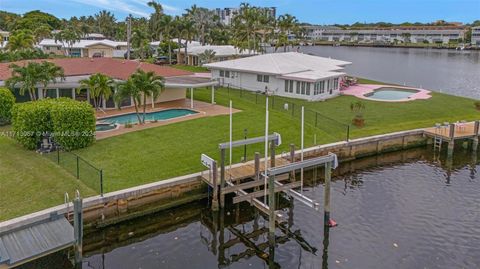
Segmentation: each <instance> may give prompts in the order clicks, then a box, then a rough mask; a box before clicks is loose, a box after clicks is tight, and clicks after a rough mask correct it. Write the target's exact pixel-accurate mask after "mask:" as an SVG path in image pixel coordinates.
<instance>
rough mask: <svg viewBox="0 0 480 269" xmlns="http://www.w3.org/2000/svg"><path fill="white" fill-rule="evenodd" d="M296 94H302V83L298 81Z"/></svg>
mask: <svg viewBox="0 0 480 269" xmlns="http://www.w3.org/2000/svg"><path fill="white" fill-rule="evenodd" d="M296 93H297V94H300V81H297V90H296Z"/></svg>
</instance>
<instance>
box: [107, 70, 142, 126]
mask: <svg viewBox="0 0 480 269" xmlns="http://www.w3.org/2000/svg"><path fill="white" fill-rule="evenodd" d="M125 98H132V100H133V106H134V107H135V113H136V114H137V118H138V122H139V123H142V119H141V118H140V113H139V111H138V107H139V106H140V103H141V102H142V93H141V91H140V89H139V88H138V87H137V86H136V85H135V83H134V81H133V79H132V78H129V79H128V80H127V81H125V82H122V83H119V84H118V85H117V92H116V93H115V95H114V97H113V99H114V101H115V104H117V106H118V107H120V106H121V103H122V101H123V100H124V99H125Z"/></svg>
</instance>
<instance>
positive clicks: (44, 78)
mask: <svg viewBox="0 0 480 269" xmlns="http://www.w3.org/2000/svg"><path fill="white" fill-rule="evenodd" d="M40 68H41V70H42V71H41V73H40V80H39V82H40V83H41V84H42V85H43V89H42V95H43V97H45V96H47V90H46V89H47V86H48V84H49V83H50V82H52V83H57V78H60V80H65V74H64V72H63V68H62V67H60V66H58V65H56V64H54V63H52V62H46V61H45V62H42V63H41V64H40Z"/></svg>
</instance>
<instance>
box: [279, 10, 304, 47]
mask: <svg viewBox="0 0 480 269" xmlns="http://www.w3.org/2000/svg"><path fill="white" fill-rule="evenodd" d="M278 28H279V30H280V31H279V39H278V41H277V44H276V46H275V49H277V48H278V47H280V46H283V48H284V51H286V50H287V46H288V45H290V44H291V42H290V39H289V35H290V34H295V33H298V32H299V29H300V27H299V26H298V20H297V18H295V16H292V15H290V14H285V15H281V16H280V17H279V18H278Z"/></svg>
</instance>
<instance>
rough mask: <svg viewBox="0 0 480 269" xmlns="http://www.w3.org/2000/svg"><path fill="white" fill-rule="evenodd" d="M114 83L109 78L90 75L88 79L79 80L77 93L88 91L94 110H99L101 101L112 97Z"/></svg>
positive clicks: (100, 75) (102, 75) (99, 74)
mask: <svg viewBox="0 0 480 269" xmlns="http://www.w3.org/2000/svg"><path fill="white" fill-rule="evenodd" d="M114 86H115V83H114V81H113V79H111V78H110V77H108V76H106V75H104V74H101V73H97V74H94V75H91V76H90V77H89V78H88V79H82V80H80V87H79V88H78V89H77V91H80V90H82V89H88V90H89V91H90V98H91V99H92V100H93V106H94V107H95V109H96V110H98V109H99V108H100V105H101V102H102V100H107V99H108V98H110V96H112V92H113V88H114Z"/></svg>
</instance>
